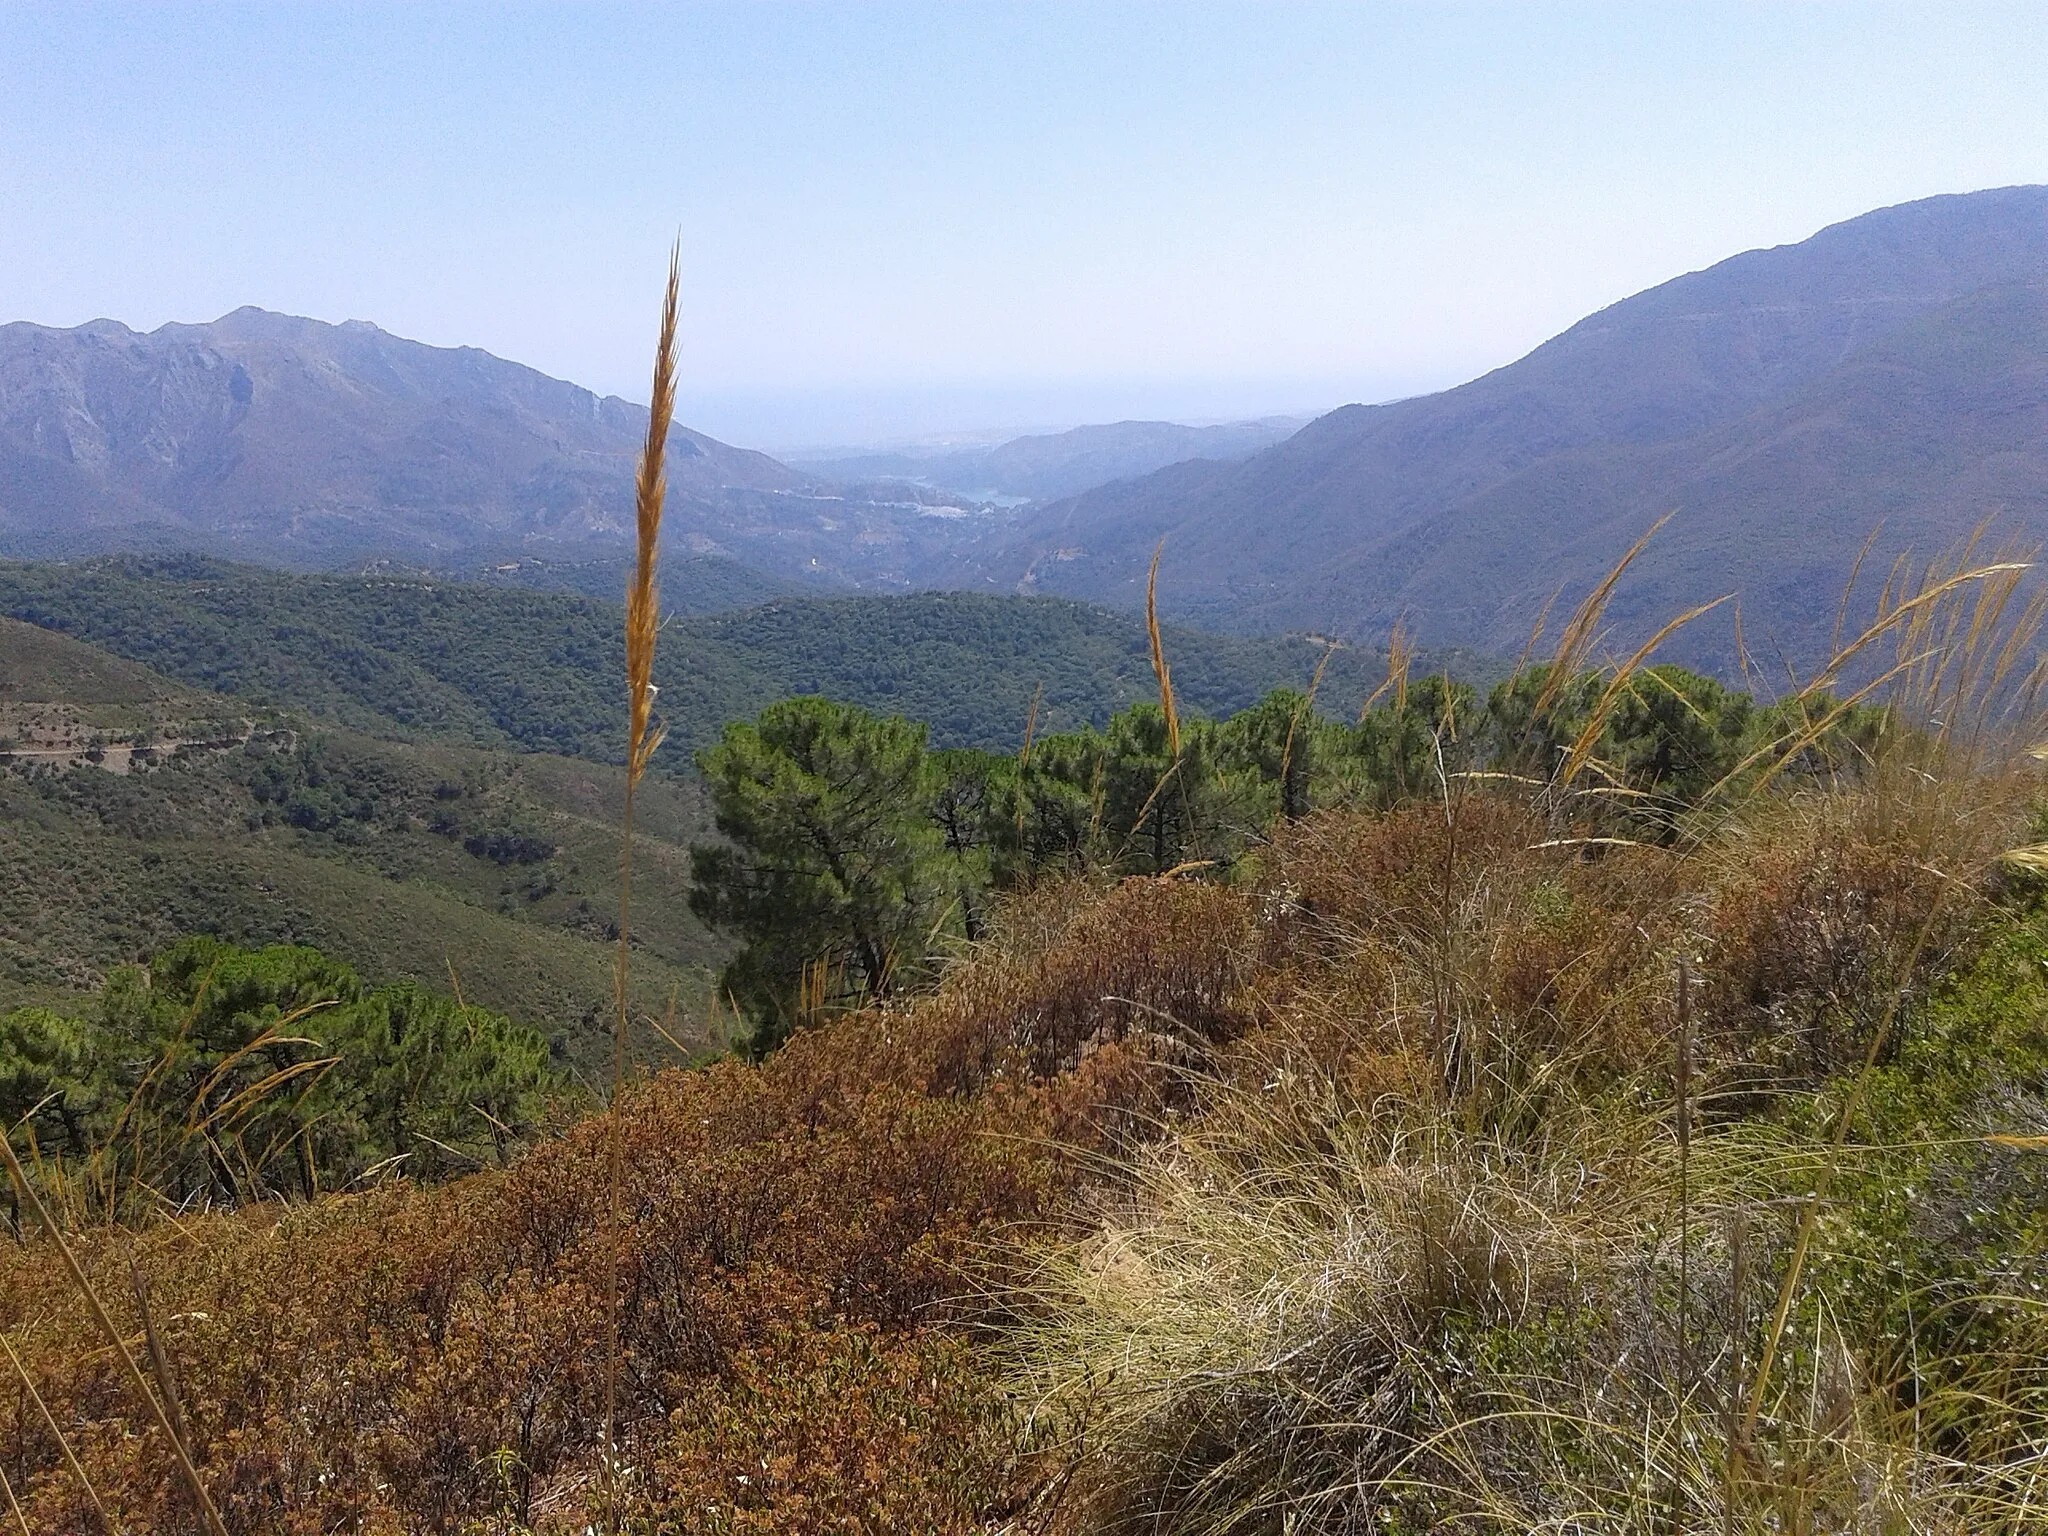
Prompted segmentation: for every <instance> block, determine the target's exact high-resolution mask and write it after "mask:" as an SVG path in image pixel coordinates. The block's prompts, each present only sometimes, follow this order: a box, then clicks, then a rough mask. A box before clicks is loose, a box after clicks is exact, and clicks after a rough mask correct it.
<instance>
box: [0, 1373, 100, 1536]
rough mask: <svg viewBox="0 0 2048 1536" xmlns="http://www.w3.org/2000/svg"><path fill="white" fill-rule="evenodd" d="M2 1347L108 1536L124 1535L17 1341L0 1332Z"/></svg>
mask: <svg viewBox="0 0 2048 1536" xmlns="http://www.w3.org/2000/svg"><path fill="white" fill-rule="evenodd" d="M0 1349H4V1350H6V1351H7V1359H8V1363H9V1364H11V1365H12V1366H13V1367H14V1374H15V1376H16V1378H17V1379H19V1381H20V1382H21V1385H22V1387H23V1389H24V1390H25V1391H26V1392H27V1393H28V1397H29V1401H30V1402H32V1403H34V1404H35V1405H36V1412H37V1413H38V1414H39V1415H40V1416H41V1417H42V1421H43V1427H44V1428H45V1429H47V1430H49V1432H50V1438H51V1439H52V1440H55V1441H56V1442H57V1451H58V1453H59V1454H60V1455H62V1456H63V1458H64V1464H65V1465H66V1466H67V1467H69V1468H70V1469H71V1476H72V1477H73V1479H74V1480H76V1482H77V1483H78V1486H79V1487H80V1488H81V1489H83V1490H84V1491H85V1497H86V1502H87V1503H89V1504H91V1505H92V1507H93V1511H94V1512H95V1513H96V1514H97V1515H98V1516H99V1517H100V1524H101V1525H103V1526H105V1527H106V1529H107V1536H121V1528H120V1527H119V1526H118V1525H116V1524H114V1517H113V1516H112V1515H110V1514H108V1513H107V1506H106V1505H105V1504H103V1503H101V1502H100V1494H99V1490H98V1489H97V1488H95V1487H93V1485H92V1479H91V1478H89V1477H87V1476H86V1475H85V1468H84V1467H82V1466H80V1465H79V1461H78V1453H77V1452H76V1451H74V1450H72V1449H71V1441H70V1439H69V1438H68V1437H67V1436H66V1435H65V1433H64V1431H63V1429H62V1428H60V1427H59V1426H58V1423H57V1416H56V1415H55V1414H53V1413H52V1412H50V1405H49V1404H48V1403H46V1402H44V1401H43V1394H42V1393H41V1392H39V1391H37V1390H36V1384H35V1380H34V1378H33V1377H31V1376H30V1375H29V1373H28V1367H27V1366H25V1365H23V1364H22V1363H21V1356H20V1355H18V1354H16V1353H15V1352H14V1345H13V1344H12V1343H10V1342H9V1341H8V1339H7V1337H6V1336H5V1335H4V1334H0Z"/></svg>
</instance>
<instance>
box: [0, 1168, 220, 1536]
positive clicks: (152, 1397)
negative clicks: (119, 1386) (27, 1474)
mask: <svg viewBox="0 0 2048 1536" xmlns="http://www.w3.org/2000/svg"><path fill="white" fill-rule="evenodd" d="M0 1157H5V1158H6V1160H7V1176H8V1177H9V1178H11V1179H12V1180H13V1181H14V1188H15V1192H16V1193H17V1194H19V1195H20V1196H21V1199H22V1202H23V1203H24V1204H26V1205H27V1206H29V1208H30V1209H32V1210H33V1211H34V1212H35V1213H36V1220H37V1221H38V1222H40V1223H41V1224H42V1227H43V1230H44V1232H45V1233H47V1234H48V1236H49V1239H50V1241H51V1242H53V1243H55V1244H56V1245H57V1252H58V1253H59V1254H60V1255H61V1256H62V1257H63V1260H64V1268H65V1270H66V1271H67V1272H68V1273H69V1274H70V1276H71V1283H72V1284H73V1285H75V1286H76V1287H77V1288H78V1293H79V1294H80V1295H81V1296H82V1297H84V1298H85V1304H86V1306H87V1308H88V1309H89V1310H90V1311H91V1312H92V1316H93V1321H94V1322H96V1323H98V1324H99V1328H100V1332H101V1333H103V1334H104V1335H106V1339H107V1342H108V1344H110V1345H112V1346H113V1350H114V1353H115V1355H116V1356H117V1357H118V1358H119V1359H120V1361H121V1366H122V1369H123V1371H124V1372H125V1373H126V1374H127V1377H128V1385H129V1386H130V1387H132V1388H134V1390H135V1395H136V1396H137V1397H139V1398H141V1399H142V1402H143V1405H144V1406H145V1407H147V1408H148V1409H149V1414H150V1417H151V1418H153V1419H155V1420H156V1425H157V1428H158V1429H160V1430H162V1431H163V1436H164V1439H165V1440H167V1441H169V1442H170V1446H171V1454H172V1456H173V1457H174V1458H175V1459H176V1461H177V1463H178V1470H179V1472H180V1473H181V1474H183V1476H184V1479H185V1486H186V1487H187V1488H188V1489H190V1490H191V1493H192V1498H193V1501H194V1502H195V1503H197V1504H198V1506H199V1512H200V1514H201V1516H202V1517H203V1518H204V1519H205V1521H206V1528H207V1529H208V1530H209V1531H211V1532H212V1533H213V1536H227V1527H226V1526H224V1525H223V1524H221V1518H220V1511H219V1510H217V1509H215V1508H214V1507H213V1496H212V1495H211V1494H209V1493H208V1492H207V1491H206V1484H205V1482H204V1481H203V1480H202V1479H201V1478H200V1476H199V1469H198V1468H197V1467H195V1466H194V1465H193V1464H192V1458H191V1456H190V1455H189V1454H188V1453H187V1451H186V1449H185V1443H184V1441H183V1440H181V1439H180V1438H179V1436H178V1431H177V1429H176V1428H175V1427H174V1426H173V1424H172V1421H171V1415H170V1412H169V1410H168V1409H167V1408H166V1407H165V1406H164V1404H162V1403H161V1402H159V1401H157V1396H156V1394H155V1393H154V1392H152V1391H151V1390H150V1388H149V1383H148V1381H146V1380H145V1379H144V1378H143V1375H142V1367H141V1366H139V1365H137V1364H136V1363H135V1352H134V1351H133V1350H131V1349H130V1348H129V1347H128V1339H127V1336H126V1335H125V1334H123V1333H122V1332H121V1330H120V1329H118V1328H116V1327H115V1326H114V1320H113V1319H112V1318H111V1317H109V1316H108V1315H107V1309H106V1306H105V1304H104V1303H102V1302H101V1301H100V1298H99V1292H97V1291H95V1290H94V1289H93V1286H92V1282H91V1281H90V1280H88V1279H87V1278H86V1274H85V1269H84V1267H83V1266H82V1265H80V1263H79V1262H78V1255H77V1254H75V1253H73V1252H72V1251H71V1244H70V1243H68V1242H66V1241H65V1240H64V1234H63V1233H62V1232H60V1231H59V1230H58V1229H57V1224H56V1222H54V1221H52V1220H51V1219H50V1212H49V1209H48V1208H47V1207H46V1206H45V1205H44V1204H43V1199H42V1196H41V1195H39V1194H37V1193H36V1190H35V1186H34V1185H32V1184H31V1183H29V1180H28V1175H27V1174H26V1173H24V1172H23V1171H22V1167H21V1161H20V1159H19V1158H17V1157H16V1156H15V1155H14V1145H13V1143H12V1142H11V1141H10V1140H9V1139H8V1138H7V1137H5V1136H0ZM8 1352H9V1353H10V1354H12V1353H13V1349H12V1346H10V1347H9V1350H8ZM15 1364H16V1367H17V1368H19V1366H20V1361H18V1360H17V1361H16V1362H15ZM23 1379H24V1380H26V1379H27V1373H26V1372H24V1373H23ZM79 1475H80V1477H81V1478H82V1477H83V1476H84V1473H83V1472H82V1471H81V1472H80V1474H79ZM102 1513H104V1511H102Z"/></svg>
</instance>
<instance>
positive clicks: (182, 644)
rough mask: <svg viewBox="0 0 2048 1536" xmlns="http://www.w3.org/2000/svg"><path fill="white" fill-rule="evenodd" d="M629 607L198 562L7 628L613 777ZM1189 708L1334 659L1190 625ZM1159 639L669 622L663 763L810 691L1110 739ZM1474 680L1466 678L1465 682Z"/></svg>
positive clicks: (245, 693) (53, 582)
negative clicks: (32, 627)
mask: <svg viewBox="0 0 2048 1536" xmlns="http://www.w3.org/2000/svg"><path fill="white" fill-rule="evenodd" d="M619 613H620V610H619V608H618V605H617V604H615V603H610V602H606V601H603V600H600V599H595V598H588V597H583V596H579V595H575V594H572V593H568V592H546V591H534V590H530V589H526V588H520V587H485V586H480V585H475V584H467V585H466V584H460V583H449V582H435V581H424V580H420V579H417V578H408V577H327V576H303V575H294V574H289V573H284V572H277V571H269V570H263V569H260V568H256V567H250V566H236V565H230V564H226V563H222V562H217V561H210V560H202V559H197V558H191V557H186V558H177V559H110V560H96V561H81V562H75V563H64V564H7V563H0V614H6V615H11V616H13V617H15V618H18V619H24V620H27V621H28V622H30V623H33V624H38V625H42V626H44V627H47V628H52V629H58V630H62V631H64V632H65V633H67V634H71V635H75V636H77V637H79V638H81V639H84V640H89V641H91V642H93V643H94V644H96V645H100V646H104V647H105V648H106V649H108V650H110V651H113V652H114V653H116V654H117V655H121V656H125V657H128V658H130V659H131V660H135V661H139V662H143V663H145V664H147V665H148V666H151V667H153V668H155V669H156V670H158V671H159V672H162V673H164V674H165V675H166V676H168V677H172V678H175V679H177V680H178V681H180V682H183V683H186V684H188V685H190V686H193V687H197V688H204V689H212V690H215V691H218V692H221V693H228V694H233V695H235V696H237V697H239V698H245V699H250V700H256V701H262V702H272V703H279V704H288V705H290V706H292V707H295V708H300V709H304V710H307V711H309V712H311V713H312V714H314V715H315V716H317V717H320V718H323V719H328V720H333V721H335V722H338V723H341V724H346V725H350V726H352V727H355V728H358V729H362V730H367V731H371V732H379V733H387V734H389V733H396V734H401V735H407V736H413V737H417V738H421V739H426V738H435V739H444V740H460V741H467V742H471V743H476V744H482V745H491V746H510V747H518V748H522V749H526V750H533V751H552V752H561V753H567V754H570V755H578V756H588V757H594V758H597V759H601V760H607V761H610V760H616V759H617V757H618V756H619V754H620V752H621V751H622V737H621V735H620V731H621V729H622V727H621V725H620V722H619V707H618V687H619V685H618V682H617V679H618V677H619V676H620V670H621V667H622V665H623V656H624V650H623V642H622V640H621V639H620V625H619ZM1167 643H1168V646H1169V648H1170V651H1171V655H1172V658H1173V666H1174V669H1175V679H1176V684H1177V686H1178V687H1179V688H1180V689H1181V690H1182V692H1183V694H1184V695H1185V697H1186V699H1187V701H1188V703H1189V705H1190V707H1192V708H1195V709H1199V710H1202V711H1204V712H1207V713H1217V714H1221V713H1228V712H1230V711H1231V710H1234V709H1239V708H1242V707H1244V706H1245V705H1247V704H1250V703H1251V702H1252V701H1254V700H1255V699H1257V698H1259V697H1260V696H1261V695H1263V694H1264V693H1265V692H1266V691H1267V690H1269V689H1271V688H1274V687H1278V686H1281V685H1293V686H1305V685H1306V684H1307V682H1308V680H1309V679H1310V677H1311V676H1312V675H1313V674H1314V672H1315V670H1316V668H1317V665H1318V663H1319V662H1320V661H1321V660H1322V655H1323V647H1322V646H1320V645H1317V644H1314V643H1312V642H1309V641H1307V640H1299V639H1271V640H1262V639H1246V638H1240V637H1233V636H1224V635H1213V634H1208V633H1204V632H1200V631H1195V630H1181V629H1174V630H1170V631H1169V632H1168V636H1167ZM1149 654H1150V653H1149V651H1148V649H1147V642H1146V639H1145V631H1144V626H1143V625H1142V623H1140V622H1138V621H1136V620H1134V619H1132V618H1130V617H1128V616H1125V615H1119V614H1114V613H1110V612H1107V611H1105V610H1102V609H1099V608H1092V607H1089V606H1087V605H1084V604H1079V603H1070V602H1064V601H1060V600H1057V599H1044V598H1040V599H1020V598H1014V597H996V596H986V595H980V594H974V593H951V594H940V593H929V594H920V595H914V596H908V597H902V598H823V599H793V598H792V599H778V600H776V601H774V602H771V603H768V604H766V605H763V606H760V607H756V608H752V609H748V610H744V611H742V612H739V613H730V614H717V615H704V616H698V617H694V618H685V619H682V620H676V621H671V622H670V623H668V624H667V626H666V627H665V629H664V631H663V634H662V640H661V648H660V653H659V660H658V662H657V667H658V671H657V679H658V681H659V683H660V685H661V690H662V691H661V710H662V713H663V714H664V716H665V717H666V718H667V720H668V722H669V726H670V731H671V744H670V745H669V746H668V747H667V748H665V749H664V753H663V758H662V759H660V760H662V761H666V762H667V763H669V764H671V765H673V766H675V767H677V768H678V769H686V768H687V763H688V753H689V751H690V750H692V749H693V748H694V747H696V746H699V745H702V744H703V743H705V742H707V741H710V740H711V739H713V738H714V737H715V736H716V735H717V733H718V731H719V729H720V728H721V727H722V726H723V725H724V724H725V722H726V721H728V720H733V719H738V718H741V717H744V716H748V715H752V714H754V713H755V712H756V711H758V710H759V709H760V708H761V707H762V706H763V705H765V704H767V703H768V702H769V701H771V700H773V699H776V698H780V697H783V696H785V695H787V694H792V693H824V694H829V695H831V696H833V697H835V698H842V699H846V700H848V701H850V702H853V703H857V704H862V705H866V706H869V707H872V708H877V709H883V710H895V711H898V712H901V713H905V714H909V715H912V716H915V717H917V718H919V719H923V720H929V721H930V722H932V726H933V742H934V744H935V745H938V746H979V747H989V748H999V749H1007V748H1012V747H1015V746H1016V745H1017V743H1019V742H1020V741H1021V740H1022V739H1023V737H1024V731H1025V726H1026V723H1027V721H1028V720H1029V718H1030V715H1031V709H1032V701H1033V699H1034V697H1038V696H1039V689H1040V687H1041V686H1042V687H1043V689H1044V692H1043V697H1042V701H1041V714H1040V719H1039V726H1040V728H1041V729H1046V730H1057V729H1063V728H1065V727H1067V726H1070V725H1078V724H1083V723H1094V724H1101V723H1103V722H1104V721H1106V720H1107V719H1108V717H1109V716H1110V715H1111V714H1112V713H1114V712H1115V711H1116V710H1118V709H1120V708H1122V707H1124V706H1125V705H1127V704H1129V703H1131V702H1133V701H1134V700H1136V699H1140V698H1144V697H1146V696H1148V695H1149V694H1150V693H1151V691H1152V689H1153V686H1154V684H1153V682H1152V674H1151V662H1150V660H1149ZM1464 669H1466V668H1465V666H1464V664H1462V663H1461V670H1464ZM1385 675H1386V664H1385V661H1384V659H1383V658H1381V657H1380V656H1378V655H1376V654H1374V653H1372V652H1370V651H1355V650H1349V649H1346V650H1340V651H1339V652H1337V654H1336V655H1335V657H1333V658H1332V660H1331V663H1330V665H1329V667H1328V669H1327V671H1326V673H1325V677H1324V681H1323V690H1324V692H1323V697H1324V699H1325V701H1326V704H1327V706H1328V707H1329V708H1330V709H1331V710H1333V711H1336V712H1342V711H1344V710H1347V709H1348V710H1350V711H1352V712H1353V713H1355V712H1356V711H1357V708H1358V706H1359V704H1360V703H1362V702H1363V700H1364V697H1365V695H1366V694H1367V693H1369V692H1370V691H1371V690H1372V689H1373V688H1374V687H1376V686H1377V685H1378V684H1379V682H1380V681H1381V680H1382V679H1383V678H1384V677H1385Z"/></svg>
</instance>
